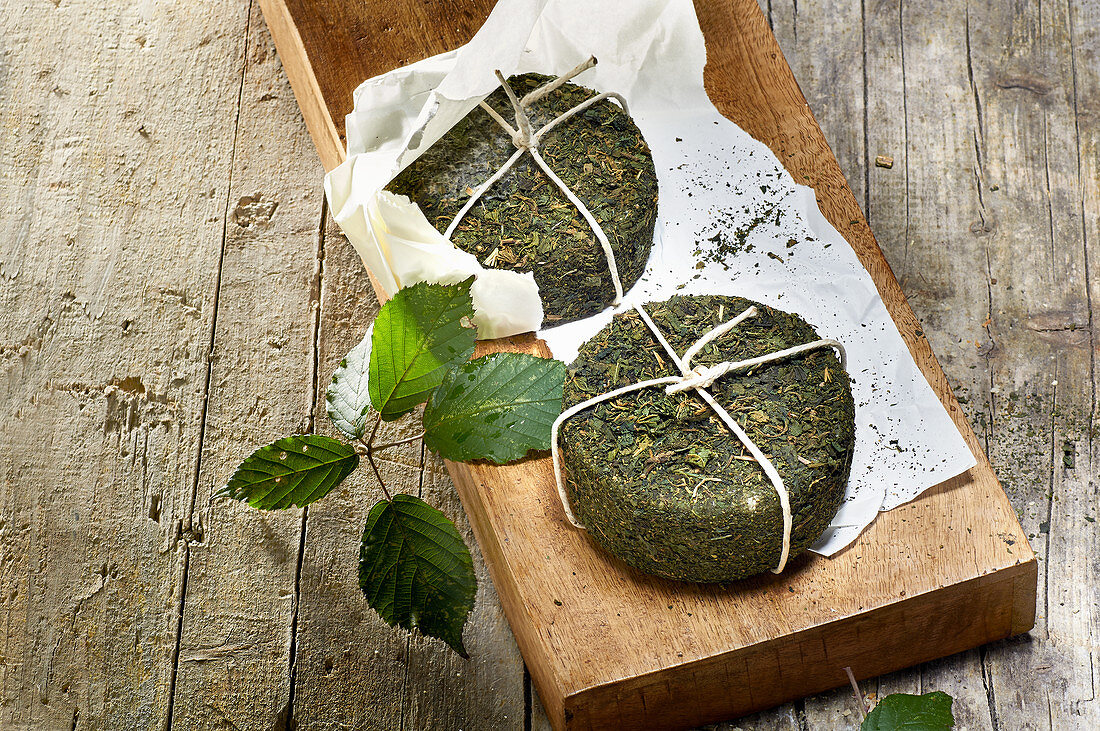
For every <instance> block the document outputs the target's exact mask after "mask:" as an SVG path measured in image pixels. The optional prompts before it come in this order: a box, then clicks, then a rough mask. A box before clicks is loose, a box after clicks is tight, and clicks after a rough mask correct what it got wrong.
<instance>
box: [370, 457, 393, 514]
mask: <svg viewBox="0 0 1100 731" xmlns="http://www.w3.org/2000/svg"><path fill="white" fill-rule="evenodd" d="M367 461H368V462H370V467H371V469H372V470H374V476H375V477H377V478H378V485H379V486H380V487H381V488H382V494H383V495H385V496H386V500H388V501H389V502H391V503H392V502H393V495H390V491H389V490H387V489H386V481H385V480H383V479H382V473H381V472H379V471H378V465H376V464H375V463H374V456H373V455H372V454H371V453H370V449H368V450H367Z"/></svg>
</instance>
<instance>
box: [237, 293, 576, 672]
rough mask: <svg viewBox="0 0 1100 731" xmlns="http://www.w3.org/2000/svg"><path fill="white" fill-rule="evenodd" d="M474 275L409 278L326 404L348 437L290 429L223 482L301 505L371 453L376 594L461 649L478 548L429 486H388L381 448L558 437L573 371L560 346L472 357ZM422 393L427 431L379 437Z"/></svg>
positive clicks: (488, 447) (369, 569)
mask: <svg viewBox="0 0 1100 731" xmlns="http://www.w3.org/2000/svg"><path fill="white" fill-rule="evenodd" d="M472 282H473V280H472V279H468V280H466V281H465V282H460V283H458V284H451V285H442V284H426V283H421V284H416V285H413V286H411V287H407V288H405V289H402V290H400V291H399V292H397V293H396V294H395V295H394V297H393V299H391V300H390V301H389V302H387V303H386V304H385V305H383V306H382V308H381V310H379V313H378V317H377V318H376V319H375V321H374V324H373V325H372V326H371V327H370V328H369V329H368V330H367V333H366V335H365V336H364V338H363V340H362V342H360V343H359V344H358V345H356V346H355V347H354V348H352V349H351V351H350V352H349V353H348V354H347V356H345V357H344V359H343V360H342V361H340V365H339V367H337V369H336V371H335V372H334V373H333V376H332V382H331V383H330V384H329V386H328V389H327V391H326V394H325V401H326V410H327V412H328V415H329V419H330V420H331V421H332V423H333V425H334V426H335V427H336V429H337V430H339V431H340V433H341V434H343V435H344V436H345V437H347V438H348V439H349V440H350V441H351V443H345V442H341V441H339V440H336V439H331V438H329V437H324V436H320V435H317V434H304V435H298V436H292V437H286V438H283V439H279V440H278V441H276V442H274V443H272V444H269V445H267V446H264V447H260V448H259V449H258V450H256V451H255V452H254V453H253V454H252V455H251V456H249V457H248V458H247V459H246V460H245V461H244V462H243V463H241V465H240V467H239V468H238V469H237V471H236V473H235V474H234V475H233V477H232V478H230V480H229V483H228V484H227V485H226V486H225V488H223V489H222V490H221V491H219V493H218V496H220V497H228V498H233V499H235V500H246V501H248V503H249V505H251V506H252V507H255V508H261V509H265V510H272V509H280V508H288V507H291V506H292V505H297V506H299V507H304V506H306V505H309V504H310V503H312V502H314V501H315V500H318V499H320V498H322V497H324V496H325V495H326V494H327V493H329V492H330V491H331V490H332V489H333V488H334V487H336V486H337V485H339V484H340V483H341V482H343V480H344V479H345V478H347V476H348V475H349V474H351V473H352V472H353V471H354V470H355V469H356V467H358V466H359V462H360V457H361V456H365V457H366V458H367V463H368V464H369V465H370V467H371V470H372V472H373V473H374V476H375V478H376V479H377V481H378V485H379V487H380V488H381V489H382V493H383V496H384V497H383V499H382V500H380V501H378V502H377V503H375V505H374V506H373V507H372V508H371V510H370V513H369V514H368V516H367V523H366V526H365V527H364V530H363V538H362V541H361V543H360V546H359V586H360V588H361V589H362V591H363V594H364V595H365V597H366V599H367V603H368V604H369V605H370V606H371V607H372V608H373V609H374V610H375V611H376V612H378V614H379V616H381V617H382V619H384V620H385V621H386V622H387V623H388V624H390V625H391V626H399V627H402V628H404V629H406V630H412V629H413V628H416V629H419V630H420V631H421V632H423V633H424V634H426V635H429V636H432V637H437V638H439V639H442V640H443V641H444V642H446V643H447V644H448V645H450V647H451V648H453V649H454V650H455V652H457V653H458V654H460V655H462V656H463V657H466V656H467V654H466V648H465V646H464V645H463V643H462V630H463V627H465V624H466V620H467V618H468V617H469V614H470V611H471V609H473V605H474V595H475V593H476V591H477V580H476V578H475V576H474V569H473V561H472V559H471V558H470V551H469V549H467V547H466V544H465V543H463V541H462V537H461V536H460V535H459V533H458V529H457V528H455V525H454V523H452V522H451V521H450V520H449V519H448V518H447V517H446V516H445V515H444V514H443V513H442V512H440V511H439V510H437V509H436V508H433V507H432V506H430V505H428V504H427V503H426V502H424V501H423V500H421V499H420V498H418V497H414V496H412V495H404V494H400V493H399V494H396V495H395V494H391V492H390V490H389V487H388V486H387V485H386V483H385V480H384V479H383V478H382V473H381V471H380V470H379V469H378V465H377V463H376V462H375V459H374V457H375V454H377V453H378V452H381V451H383V450H386V449H391V448H393V447H398V446H401V445H403V444H409V443H411V442H415V441H419V440H421V439H423V440H424V443H425V445H426V446H427V447H428V448H429V449H431V450H433V451H434V452H436V453H437V454H439V455H440V456H441V457H443V458H445V459H450V460H456V461H470V460H477V459H486V460H489V461H492V462H495V463H498V464H501V463H505V462H510V461H513V460H516V459H520V458H521V457H523V456H525V455H526V454H527V453H528V452H530V451H531V450H536V449H537V450H543V449H549V448H550V428H551V426H552V425H553V423H554V419H555V418H557V415H558V414H559V413H561V401H562V386H563V384H564V382H565V365H564V364H563V363H561V362H559V361H556V360H552V359H549V358H537V357H534V356H531V355H525V354H521V353H493V354H491V355H487V356H484V357H482V358H478V359H476V360H473V361H471V360H469V358H470V356H471V355H472V354H473V352H474V344H475V340H476V331H475V329H474V328H473V327H472V326H471V325H470V318H472V317H473V312H474V311H473V302H472V300H471V297H470V285H471V284H472ZM421 404H425V409H424V416H423V430H422V431H420V433H418V434H417V435H416V436H411V437H407V438H404V439H398V440H395V441H390V442H383V443H378V442H377V441H376V440H377V437H378V432H379V427H380V426H381V425H382V422H383V421H387V422H389V421H394V420H397V419H400V418H402V417H404V416H406V415H408V414H409V413H411V412H412V411H414V410H416V409H417V408H418V407H419V406H420V405H421ZM372 413H374V414H375V417H374V419H373V425H371V426H370V431H369V432H368V430H367V428H368V424H370V422H371V414H372Z"/></svg>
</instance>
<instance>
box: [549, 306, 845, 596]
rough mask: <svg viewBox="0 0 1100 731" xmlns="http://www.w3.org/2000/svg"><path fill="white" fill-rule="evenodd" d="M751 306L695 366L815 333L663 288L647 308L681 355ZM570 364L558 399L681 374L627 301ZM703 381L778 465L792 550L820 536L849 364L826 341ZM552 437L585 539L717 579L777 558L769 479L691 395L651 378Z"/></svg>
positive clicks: (831, 497)
mask: <svg viewBox="0 0 1100 731" xmlns="http://www.w3.org/2000/svg"><path fill="white" fill-rule="evenodd" d="M750 305H756V307H757V309H758V310H759V311H760V313H759V314H758V315H757V316H755V317H751V318H749V319H747V320H745V321H744V322H742V323H741V324H740V325H738V326H737V327H735V328H734V329H733V330H732V331H731V332H729V333H727V334H725V335H722V336H721V337H719V338H717V339H716V340H714V341H712V342H711V343H710V344H708V345H707V346H706V347H705V348H704V349H703V351H702V352H701V353H700V355H699V356H697V357H696V359H695V361H693V365H712V364H716V363H721V362H723V361H727V360H743V359H746V358H752V357H755V356H759V355H764V354H767V353H771V352H775V351H777V350H781V349H783V348H788V347H791V346H794V345H799V344H802V343H807V342H811V341H813V340H816V339H818V336H817V334H816V333H815V331H814V329H813V328H812V327H811V326H810V325H808V324H807V323H806V322H805V321H803V320H802V319H801V318H800V317H798V316H796V315H792V314H788V313H785V312H781V311H779V310H775V309H772V308H770V307H767V306H765V305H761V304H758V303H755V302H752V301H750V300H746V299H742V298H739V297H723V296H691V297H688V296H685V297H681V296H675V297H672V298H671V299H669V300H668V301H667V302H662V303H652V304H647V305H645V310H646V312H648V313H649V314H650V316H651V317H652V318H653V320H654V322H655V323H656V324H657V326H658V327H659V328H660V329H661V331H662V332H663V333H664V334H665V337H667V338H668V340H669V343H670V344H671V345H672V347H673V348H674V349H675V350H676V352H677V353H678V354H680V355H683V353H684V351H685V350H687V348H688V347H689V346H690V345H691V344H692V343H693V342H694V341H695V340H697V339H698V338H699V337H700V336H701V335H703V333H705V332H707V331H708V330H709V329H711V328H712V327H714V326H715V325H717V324H719V323H720V322H725V321H727V320H730V319H732V318H733V317H734V316H736V315H738V314H739V313H741V312H742V311H743V310H745V309H746V308H748V307H749V306H750ZM569 373H570V375H569V377H568V378H567V379H566V384H565V405H566V406H567V407H568V406H571V405H573V404H576V403H579V402H581V401H584V400H586V399H589V398H591V397H593V396H596V395H599V394H601V393H606V392H608V391H611V390H613V389H615V388H618V387H622V386H626V385H629V384H631V383H636V382H638V381H643V380H647V379H650V378H660V377H663V376H669V375H678V374H679V372H678V371H677V370H676V367H675V365H674V364H672V363H671V362H670V361H669V358H668V356H667V354H666V353H665V351H664V349H663V348H661V346H660V345H659V344H658V343H657V342H656V340H655V339H654V337H653V335H652V334H651V333H650V331H649V329H648V328H647V327H646V325H645V323H643V322H642V320H641V318H640V317H639V316H638V315H637V313H635V312H632V311H631V312H626V313H624V314H620V315H616V316H615V317H614V319H613V320H612V322H611V323H610V324H609V325H608V326H607V327H605V328H604V329H603V330H601V331H600V332H599V333H598V334H597V335H596V336H595V337H594V338H593V339H592V340H590V341H589V342H588V343H586V344H585V345H584V346H583V347H582V348H581V350H580V353H579V355H578V357H577V360H576V361H575V362H574V363H573V365H572V366H571V368H570V371H569ZM708 390H709V391H710V393H711V394H712V395H713V396H714V397H715V399H717V401H718V402H719V403H720V404H721V405H722V406H723V407H724V408H725V409H726V410H727V411H728V412H729V413H730V415H731V416H733V418H734V419H736V420H737V422H738V423H739V424H740V425H741V427H742V428H744V429H745V431H746V432H747V433H748V435H749V437H750V438H751V439H752V440H753V441H754V442H755V443H756V444H757V446H759V447H760V448H761V449H762V450H763V451H764V453H765V454H766V455H767V456H768V457H769V458H770V459H771V460H772V463H773V464H774V465H775V467H776V469H777V470H778V471H779V474H780V476H782V478H783V481H784V484H785V485H786V487H787V490H788V491H789V493H790V498H791V513H792V517H793V530H792V534H791V557H792V558H793V557H794V556H796V555H798V554H799V553H801V552H802V551H803V550H805V549H806V548H807V547H808V546H809V545H810V544H811V543H813V542H814V541H815V540H816V539H817V538H818V537H819V536H820V535H821V534H822V532H823V531H824V530H825V528H826V527H827V526H828V524H829V522H830V521H831V520H832V518H833V516H834V515H835V514H836V511H837V510H838V508H839V507H840V504H841V502H842V500H843V498H844V490H845V486H846V484H847V482H848V472H849V469H850V467H851V459H852V448H853V444H854V434H855V425H854V413H855V411H854V406H853V402H852V394H851V388H850V383H849V379H848V374H847V373H846V372H845V371H844V370H843V369H842V368H841V366H840V363H839V361H838V360H837V358H836V355H835V353H834V352H833V350H832V349H829V348H824V349H820V350H813V351H810V352H808V353H804V354H801V355H798V356H795V357H792V358H789V359H787V360H782V361H775V362H771V363H767V364H764V365H762V366H759V367H757V368H755V369H754V370H751V371H748V372H737V373H730V374H727V375H724V376H722V377H721V378H719V379H718V380H717V381H716V382H715V383H714V385H713V386H711V387H710V388H709V389H708ZM561 445H562V453H563V455H564V460H565V466H566V474H567V476H568V478H567V490H568V492H569V495H570V500H571V503H572V507H573V511H574V512H575V513H576V515H577V518H578V519H579V520H580V521H581V522H582V523H583V524H584V525H585V526H586V527H587V529H588V532H589V534H590V535H591V537H592V538H593V539H594V540H595V541H596V542H597V543H599V544H600V545H601V546H603V547H604V548H605V549H607V551H609V552H610V553H611V554H613V555H615V556H617V557H618V558H620V559H622V560H623V561H625V562H626V563H627V564H629V565H630V566H633V567H635V568H637V569H639V570H641V571H644V572H647V573H651V574H656V575H658V576H663V577H666V578H671V579H680V580H685V581H699V582H720V581H732V580H735V579H741V578H745V577H747V576H751V575H753V574H758V573H761V572H764V571H767V570H769V569H772V568H774V567H775V566H776V564H777V563H778V561H779V555H780V550H781V545H782V536H783V517H782V512H781V510H780V507H779V498H778V496H777V495H776V492H775V489H774V488H773V486H772V484H771V483H770V482H769V481H768V478H767V477H766V476H765V475H764V472H763V470H762V469H761V468H760V466H759V465H758V464H757V463H756V462H755V461H754V460H753V459H752V457H751V456H749V454H748V452H747V451H746V450H745V449H744V448H743V447H742V446H741V443H740V442H739V441H738V440H737V437H736V436H734V435H733V433H732V432H730V431H729V430H728V429H727V428H726V426H725V425H723V424H722V423H721V422H720V421H719V420H718V417H717V416H716V415H715V413H714V411H713V410H712V409H710V407H708V406H707V405H706V404H705V403H704V402H703V401H702V399H700V398H699V396H698V394H697V393H696V392H694V391H688V392H684V393H677V394H673V395H671V396H670V395H666V394H665V392H664V388H663V387H653V388H647V389H643V390H640V391H635V392H633V393H629V394H626V395H624V396H621V397H619V398H616V399H612V400H610V401H607V402H604V403H601V404H598V405H596V406H593V407H591V408H589V409H585V410H584V411H582V412H581V413H579V414H577V415H576V416H574V417H573V418H572V419H570V420H569V421H567V422H566V423H565V425H564V426H563V428H562V438H561Z"/></svg>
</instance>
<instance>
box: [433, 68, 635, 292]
mask: <svg viewBox="0 0 1100 731" xmlns="http://www.w3.org/2000/svg"><path fill="white" fill-rule="evenodd" d="M595 65H596V57H595V56H589V57H588V59H587V60H586V61H584V62H582V63H580V64H578V65H577V66H576V67H574V68H573V69H571V70H570V71H567V72H566V73H564V74H562V75H561V76H559V77H557V78H556V79H554V80H552V81H549V82H547V83H545V84H543V85H542V86H540V87H539V88H537V89H535V90H534V91H532V92H530V93H528V94H527V95H526V96H524V97H523V99H517V98H516V93H515V92H514V91H513V90H512V87H511V85H510V84H509V83H508V80H507V79H505V78H504V75H503V74H501V73H500V71H499V70H498V71H496V72H495V73H496V75H497V78H498V79H499V80H500V83H501V86H503V87H504V92H505V93H506V94H507V95H508V100H509V101H510V102H511V103H512V109H513V110H514V111H515V114H516V126H515V127H513V126H512V125H510V124H508V122H506V121H505V120H504V117H502V116H500V114H499V113H498V112H497V111H496V110H495V109H493V108H492V107H491V106H489V105H488V104H486V103H485V102H484V101H482V102H479V105H480V106H481V108H482V109H484V110H485V111H486V112H487V113H488V114H489V116H490V117H492V119H493V121H495V122H496V123H497V124H499V125H500V126H501V127H502V128H503V129H504V131H505V132H507V133H508V135H509V136H510V137H511V138H512V144H514V145H515V146H516V151H515V153H514V154H513V155H512V156H511V157H510V158H508V161H507V162H505V163H504V165H503V166H501V168H500V169H499V170H497V171H496V172H495V173H494V174H493V175H492V177H490V178H489V179H488V180H486V181H485V182H484V183H482V184H481V185H479V186H478V187H477V189H476V190H474V192H473V193H471V194H470V199H469V200H467V201H466V203H465V204H464V205H463V206H462V208H460V209H459V211H458V213H457V214H456V215H455V217H454V219H452V220H451V223H450V225H449V226H447V230H446V231H445V232H444V234H443V235H444V236H446V237H447V238H448V239H449V238H451V236H452V235H453V234H454V232H455V230H456V229H457V228H458V224H459V223H460V222H461V221H462V219H463V217H464V216H465V215H466V214H467V213H468V212H469V211H470V209H471V208H473V207H474V204H475V203H477V201H478V200H479V199H480V198H481V196H482V195H484V194H485V191H487V190H489V188H490V187H492V186H493V184H494V183H496V182H497V181H498V180H500V179H501V178H502V177H503V176H504V173H506V172H507V171H508V170H509V169H510V168H511V167H512V165H514V164H515V162H516V161H517V160H519V158H520V157H522V156H523V153H524V152H530V153H531V157H533V158H534V159H535V162H536V163H537V164H538V166H539V167H540V168H542V171H543V172H544V173H546V176H547V177H548V178H550V180H551V181H553V183H554V185H556V186H558V189H559V190H561V192H562V193H564V194H565V197H566V198H568V199H569V202H570V203H572V204H573V206H574V207H576V209H577V210H578V211H580V214H581V216H582V217H583V218H584V220H585V221H586V222H587V223H588V226H589V228H591V229H592V233H594V234H595V235H596V240H597V241H598V242H599V243H600V248H601V249H603V253H604V257H605V258H606V259H607V268H608V270H609V271H610V272H611V283H612V284H613V285H614V286H615V299H614V300H613V301H612V303H611V304H612V305H618V304H619V303H620V302H621V301H622V298H623V283H622V281H621V280H620V279H619V267H618V265H617V264H616V263H615V252H614V250H612V248H611V242H610V241H608V239H607V234H605V233H604V230H603V227H602V226H600V224H599V222H598V221H597V220H596V217H595V216H593V215H592V212H591V211H589V210H588V206H586V205H585V204H584V202H583V201H581V199H580V198H578V197H577V196H576V195H574V194H573V191H571V190H570V189H569V186H567V185H566V184H565V182H564V181H563V180H562V179H561V178H559V177H558V176H557V175H556V174H555V173H554V171H553V170H551V169H550V166H549V165H548V164H547V163H546V160H544V159H543V157H542V155H540V154H539V151H538V146H539V142H541V141H542V137H543V135H545V134H546V133H547V132H549V131H550V130H552V129H554V127H556V126H557V125H558V124H560V123H562V122H564V121H565V120H567V119H569V118H570V117H572V116H573V115H575V114H579V113H580V112H583V111H584V110H585V109H588V108H589V107H591V106H592V105H593V104H596V103H598V102H601V101H603V100H604V99H614V100H615V101H617V102H618V103H619V106H621V107H622V108H623V112H624V113H626V114H630V111H629V110H628V109H627V106H626V99H623V97H622V96H620V95H619V94H616V93H615V92H613V91H608V92H604V93H602V94H597V95H596V96H594V97H592V98H590V99H586V100H585V101H583V102H581V103H580V104H578V105H576V106H574V107H572V108H570V109H568V110H567V111H565V112H563V113H562V114H560V115H558V116H557V117H556V118H555V119H553V120H552V121H550V122H548V123H547V124H546V125H545V126H543V127H542V128H541V129H539V130H538V131H532V130H531V121H530V119H529V118H528V117H527V112H526V109H527V107H529V106H531V104H533V103H535V102H536V101H538V100H539V99H542V98H543V97H545V96H546V95H547V94H549V93H550V92H552V91H554V90H555V89H557V88H558V87H560V86H561V85H562V84H564V83H565V82H567V81H569V79H571V78H573V77H574V76H576V75H577V74H579V73H581V72H582V71H586V70H588V69H590V68H592V67H593V66H595Z"/></svg>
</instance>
